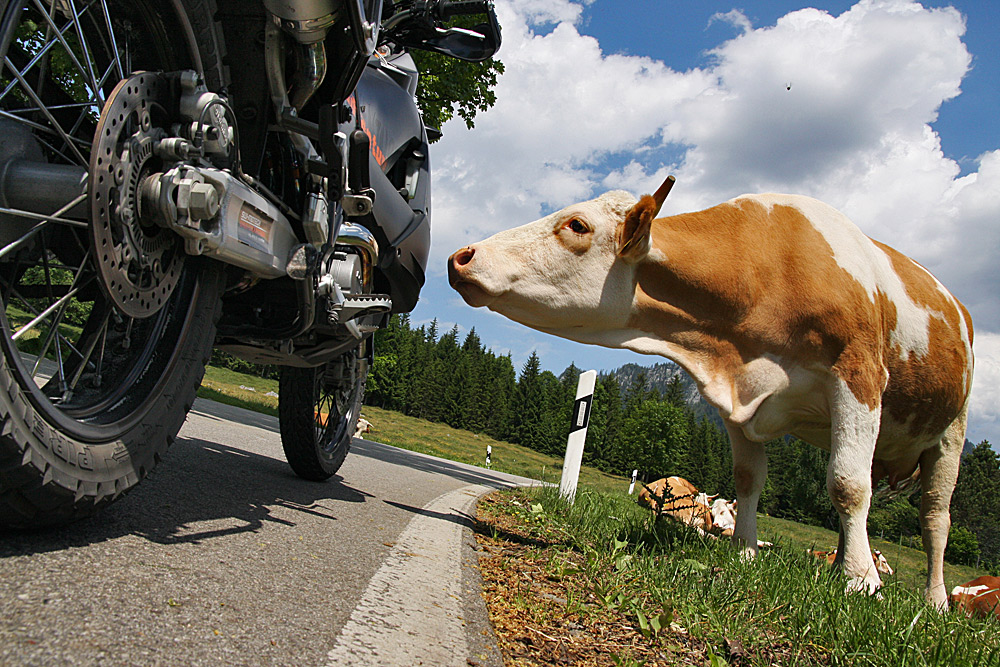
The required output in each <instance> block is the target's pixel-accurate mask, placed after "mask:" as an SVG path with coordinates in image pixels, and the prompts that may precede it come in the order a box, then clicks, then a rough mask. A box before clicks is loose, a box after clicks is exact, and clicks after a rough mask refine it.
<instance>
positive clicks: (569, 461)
mask: <svg viewBox="0 0 1000 667" xmlns="http://www.w3.org/2000/svg"><path fill="white" fill-rule="evenodd" d="M596 384H597V371H584V372H583V373H580V382H579V384H577V385H576V402H575V403H574V404H573V423H572V424H571V425H570V428H569V438H568V439H567V440H566V458H565V459H563V471H562V481H561V482H560V483H559V495H561V496H562V497H563V498H565V499H566V500H567V501H568V502H569V503H570V504H571V505H572V504H573V501H574V500H576V483H577V482H578V481H579V479H580V463H581V462H582V461H583V444H584V442H586V440H587V427H588V426H589V425H590V407H591V405H592V404H593V402H594V385H596Z"/></svg>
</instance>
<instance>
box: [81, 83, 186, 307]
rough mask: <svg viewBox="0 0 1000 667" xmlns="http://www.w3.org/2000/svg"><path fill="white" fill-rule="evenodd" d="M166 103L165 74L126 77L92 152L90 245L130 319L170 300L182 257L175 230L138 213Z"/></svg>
mask: <svg viewBox="0 0 1000 667" xmlns="http://www.w3.org/2000/svg"><path fill="white" fill-rule="evenodd" d="M169 108H172V105H171V104H170V100H169V86H168V85H167V82H166V81H165V79H164V77H163V76H162V75H160V74H156V73H152V72H139V73H137V74H134V75H132V76H131V77H129V78H127V79H123V80H122V81H121V82H119V84H118V86H117V87H115V89H114V91H113V92H112V93H111V96H110V97H109V98H108V100H107V102H106V103H105V106H104V112H103V113H102V114H101V119H100V121H99V122H98V124H97V131H96V132H95V134H94V137H95V138H94V143H93V147H92V150H91V157H90V207H91V216H92V217H91V220H92V224H91V227H90V229H91V235H92V241H93V246H92V247H93V248H94V252H95V254H96V260H97V266H98V267H99V269H100V276H101V280H102V282H103V284H104V288H105V291H106V292H107V293H108V295H109V297H110V298H111V300H112V301H114V303H115V305H116V306H117V307H118V308H120V309H121V310H122V311H123V312H124V313H125V314H127V315H128V316H130V317H134V318H144V317H149V316H150V315H153V314H154V313H156V312H158V311H159V310H160V308H161V307H162V306H163V305H164V304H165V303H166V302H167V300H168V299H169V297H170V295H171V294H172V293H173V290H174V288H175V287H176V286H177V282H178V281H179V280H180V277H181V269H182V265H183V262H184V258H185V254H184V251H183V247H182V244H181V241H180V239H179V237H178V236H177V235H175V234H174V233H172V232H170V231H169V230H166V229H163V228H161V227H159V226H157V225H155V224H152V223H149V222H144V221H143V219H142V218H141V216H140V215H139V205H138V202H139V197H138V188H139V184H140V183H141V181H142V178H143V177H144V176H145V175H146V174H148V173H150V172H151V171H153V167H154V166H158V165H159V158H157V157H156V155H155V154H154V150H153V149H154V148H155V146H156V142H157V141H159V140H160V139H162V138H163V137H165V136H166V132H165V131H164V130H162V129H161V128H160V127H157V126H155V125H154V124H153V116H152V112H153V111H154V109H156V110H159V111H160V112H163V111H164V110H165V109H169Z"/></svg>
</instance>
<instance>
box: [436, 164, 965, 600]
mask: <svg viewBox="0 0 1000 667" xmlns="http://www.w3.org/2000/svg"><path fill="white" fill-rule="evenodd" d="M671 183H672V179H668V181H667V182H666V183H664V185H663V186H661V188H660V189H659V190H657V192H656V194H655V195H653V196H649V195H646V196H643V197H642V198H641V199H639V200H638V201H636V200H635V199H634V198H633V197H632V196H631V195H629V194H627V193H625V192H621V191H615V192H609V193H606V194H604V195H602V196H600V197H598V198H597V199H594V200H592V201H588V202H584V203H581V204H574V205H572V206H569V207H567V208H565V209H563V210H561V211H558V212H556V213H553V214H551V215H549V216H546V217H544V218H542V219H540V220H538V221H535V222H532V223H529V224H527V225H524V226H522V227H517V228H515V229H511V230H507V231H504V232H500V233H499V234H496V235H494V236H492V237H491V238H489V239H486V240H485V241H481V242H479V243H475V244H472V245H470V246H466V247H465V248H462V249H460V250H458V251H457V252H455V253H454V254H453V255H452V256H451V258H450V259H449V264H448V272H449V279H450V282H451V285H452V286H453V287H454V288H455V289H456V290H458V292H459V293H460V294H461V295H462V297H463V298H464V299H465V301H466V302H467V303H468V304H469V305H472V306H486V307H488V308H490V309H491V310H494V311H496V312H498V313H501V314H502V315H505V316H507V317H509V318H511V319H513V320H515V321H517V322H520V323H522V324H525V325H527V326H530V327H533V328H535V329H538V330H539V331H544V332H548V333H551V334H554V335H557V336H562V337H564V338H569V339H571V340H575V341H580V342H584V343H594V344H597V345H603V346H606V347H621V348H627V349H630V350H635V351H637V352H641V353H645V354H656V355H662V356H664V357H667V358H668V359H671V360H673V361H674V362H676V363H678V364H679V365H680V366H681V367H683V368H684V370H685V371H687V373H688V374H689V375H690V376H691V377H692V378H693V379H694V380H695V381H696V382H697V384H698V388H699V390H700V391H701V393H702V395H703V396H704V397H705V400H706V401H708V402H709V403H710V404H712V405H713V406H715V407H716V408H717V409H718V411H719V414H720V415H721V416H722V418H723V420H724V422H725V425H726V430H727V432H728V433H729V438H730V442H731V445H732V450H733V474H734V481H735V485H736V496H737V500H738V502H739V507H740V512H739V514H738V515H737V518H736V529H735V534H734V537H733V539H734V540H735V541H736V542H737V543H739V544H741V545H743V548H744V549H745V550H746V551H747V552H748V553H750V554H755V553H756V551H757V547H756V544H757V539H756V537H757V505H758V501H759V499H760V494H761V490H762V489H763V487H764V479H765V476H766V474H767V459H766V455H765V453H764V446H763V444H762V443H763V442H765V441H767V440H771V439H773V438H777V437H779V436H782V435H784V434H788V433H790V434H793V435H795V436H797V437H799V438H801V439H803V440H806V441H807V442H811V443H813V444H814V445H817V446H819V447H822V448H824V449H827V450H829V451H830V464H829V468H828V471H827V489H828V491H829V494H830V499H831V500H832V502H833V506H834V508H835V509H836V510H837V512H838V514H839V515H840V544H839V547H838V555H837V559H838V565H839V566H841V567H842V569H843V571H844V572H845V573H846V575H847V576H848V578H849V588H850V589H863V590H868V591H872V590H874V589H876V588H877V587H878V586H880V585H881V580H880V578H879V574H878V572H877V571H876V569H875V567H874V564H873V563H872V559H871V549H870V546H869V542H868V533H867V530H866V523H867V518H868V508H869V505H870V502H871V490H872V483H873V481H875V482H877V481H879V480H881V479H884V478H888V479H889V482H890V484H894V483H895V482H896V481H898V480H902V479H905V478H907V477H908V476H910V475H911V474H912V473H913V472H914V471H915V470H916V468H917V467H918V466H919V468H920V476H921V483H922V487H923V493H922V495H921V508H920V520H921V526H922V533H923V538H924V548H925V551H926V553H927V582H926V589H925V594H926V597H927V599H928V600H929V601H930V602H932V603H933V604H935V605H936V606H937V607H939V608H943V607H944V606H945V605H946V604H947V591H946V590H945V587H944V573H943V556H944V548H945V543H946V541H947V538H948V528H949V525H950V518H949V504H950V500H951V494H952V491H953V489H954V486H955V479H956V477H957V474H958V463H959V457H960V455H961V451H962V445H963V442H964V439H965V421H966V406H967V401H968V397H969V389H970V387H971V384H972V322H971V319H970V318H969V314H968V312H967V311H966V309H965V308H964V307H963V306H962V305H961V304H960V303H959V302H958V300H957V299H955V297H953V296H952V295H951V294H950V293H949V292H948V291H947V290H946V289H945V288H944V287H943V286H942V285H941V283H939V282H938V281H937V280H936V279H935V278H934V277H933V276H932V275H931V274H930V273H928V272H927V271H926V270H925V269H924V268H923V267H921V266H920V265H919V264H917V263H916V262H914V261H912V260H910V259H908V258H907V257H905V256H903V255H901V254H900V253H898V252H896V251H895V250H893V249H892V248H889V247H888V246H885V245H883V244H881V243H878V242H876V241H873V240H871V239H869V238H868V237H867V236H865V235H864V234H863V233H862V232H861V231H860V230H859V229H858V228H857V227H856V226H855V225H854V224H853V223H851V222H850V220H848V219H847V218H846V217H845V216H844V215H842V214H841V213H839V212H837V211H836V210H834V209H833V208H831V207H829V206H827V205H825V204H822V203H821V202H818V201H816V200H814V199H809V198H807V197H799V196H793V195H776V194H766V195H745V196H742V197H737V198H736V199H733V200H731V201H728V202H726V203H723V204H720V205H718V206H715V207H713V208H710V209H707V210H704V211H700V212H697V213H685V214H681V215H676V216H672V217H668V218H659V219H657V218H656V216H657V213H658V212H659V210H660V206H661V205H662V203H663V199H664V198H665V197H666V193H667V192H668V191H669V187H670V184H671Z"/></svg>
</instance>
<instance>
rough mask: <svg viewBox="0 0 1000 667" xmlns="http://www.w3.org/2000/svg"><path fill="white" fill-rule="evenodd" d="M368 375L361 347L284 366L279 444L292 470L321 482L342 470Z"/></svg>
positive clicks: (280, 394)
mask: <svg viewBox="0 0 1000 667" xmlns="http://www.w3.org/2000/svg"><path fill="white" fill-rule="evenodd" d="M367 377H368V362H367V361H366V359H365V354H364V350H363V348H362V347H358V348H355V349H353V350H351V351H349V352H346V353H344V354H342V355H340V356H339V357H337V358H336V359H333V360H332V361H329V362H327V363H326V364H325V365H323V366H319V367H317V368H296V367H292V366H284V367H282V369H281V375H280V378H279V389H278V416H279V420H280V423H281V446H282V448H283V449H284V450H285V458H286V459H287V460H288V464H289V465H290V466H292V470H294V471H295V474H296V475H298V476H299V477H301V478H303V479H308V480H311V481H314V482H321V481H323V480H326V479H329V478H330V477H332V476H333V475H334V474H335V473H336V472H337V471H338V470H340V466H341V465H343V463H344V459H345V458H346V457H347V452H348V451H349V450H350V447H351V438H352V437H353V436H354V430H355V428H356V427H357V424H358V418H359V417H360V416H361V403H362V401H363V400H364V396H365V382H366V380H367Z"/></svg>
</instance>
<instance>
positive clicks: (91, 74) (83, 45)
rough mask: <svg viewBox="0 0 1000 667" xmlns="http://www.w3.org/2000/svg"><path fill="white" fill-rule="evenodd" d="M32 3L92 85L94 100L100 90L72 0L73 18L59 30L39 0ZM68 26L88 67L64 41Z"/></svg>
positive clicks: (53, 7) (70, 8) (99, 103)
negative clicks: (74, 30)
mask: <svg viewBox="0 0 1000 667" xmlns="http://www.w3.org/2000/svg"><path fill="white" fill-rule="evenodd" d="M34 4H35V7H36V8H37V9H38V12H39V13H40V14H41V15H42V16H44V17H45V21H46V23H47V24H48V27H49V28H50V29H51V30H52V31H53V35H54V37H55V39H56V40H58V42H59V44H61V45H62V47H63V49H65V51H66V55H67V56H68V57H69V59H70V60H71V61H72V62H73V65H74V66H75V67H76V69H77V71H79V72H80V74H82V75H83V76H84V77H85V78H87V79H89V81H90V85H91V86H92V88H91V95H93V96H94V97H93V98H91V101H94V98H99V96H100V91H99V89H98V88H97V80H96V79H95V78H94V71H93V68H92V67H90V66H89V65H90V60H89V57H88V54H87V46H86V39H85V38H84V36H83V31H82V28H81V27H80V21H79V17H80V15H78V14H77V12H76V7H75V5H74V3H73V0H70V1H69V10H70V13H71V14H72V15H73V18H72V19H70V21H69V23H67V24H66V28H65V29H64V30H60V29H59V26H57V25H56V24H55V21H53V20H52V16H51V15H50V14H49V13H47V12H46V11H45V7H44V5H42V3H41V0H34ZM55 7H56V3H52V10H53V11H55ZM70 26H74V27H75V28H76V34H77V37H78V39H79V40H80V48H81V49H82V50H83V52H84V57H85V58H86V59H87V64H88V67H86V68H85V67H84V66H83V65H82V64H81V63H80V60H79V58H77V56H76V53H75V52H74V51H73V49H72V48H71V47H70V45H69V43H68V42H67V41H66V38H65V37H64V35H63V33H64V31H68V30H69V28H70ZM97 106H98V108H100V106H101V100H99V99H98V100H97Z"/></svg>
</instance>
